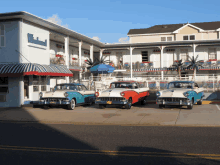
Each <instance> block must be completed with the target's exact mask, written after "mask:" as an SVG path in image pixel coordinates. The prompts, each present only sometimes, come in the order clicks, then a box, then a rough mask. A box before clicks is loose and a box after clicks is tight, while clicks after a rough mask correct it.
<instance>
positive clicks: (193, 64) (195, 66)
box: [187, 55, 202, 79]
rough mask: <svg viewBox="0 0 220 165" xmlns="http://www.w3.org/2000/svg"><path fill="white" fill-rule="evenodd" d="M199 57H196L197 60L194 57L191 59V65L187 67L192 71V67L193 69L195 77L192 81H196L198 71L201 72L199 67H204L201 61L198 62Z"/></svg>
mask: <svg viewBox="0 0 220 165" xmlns="http://www.w3.org/2000/svg"><path fill="white" fill-rule="evenodd" d="M198 57H199V55H197V56H196V58H194V56H193V57H192V58H191V57H190V56H189V58H190V61H189V62H190V64H189V65H188V66H187V69H190V68H191V67H192V68H193V77H192V79H194V78H195V77H196V71H198V72H199V66H202V64H201V63H200V61H197V59H198Z"/></svg>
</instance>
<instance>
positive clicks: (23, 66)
mask: <svg viewBox="0 0 220 165" xmlns="http://www.w3.org/2000/svg"><path fill="white" fill-rule="evenodd" d="M25 75H38V76H73V73H72V72H71V71H70V70H69V69H67V67H66V66H61V65H41V64H35V63H0V77H20V76H25Z"/></svg>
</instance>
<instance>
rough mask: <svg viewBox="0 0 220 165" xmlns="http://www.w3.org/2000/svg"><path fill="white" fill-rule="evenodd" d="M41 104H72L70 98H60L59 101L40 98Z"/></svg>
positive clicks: (39, 102)
mask: <svg viewBox="0 0 220 165" xmlns="http://www.w3.org/2000/svg"><path fill="white" fill-rule="evenodd" d="M37 104H39V105H67V104H70V101H69V100H59V101H47V100H40V101H38V102H37Z"/></svg>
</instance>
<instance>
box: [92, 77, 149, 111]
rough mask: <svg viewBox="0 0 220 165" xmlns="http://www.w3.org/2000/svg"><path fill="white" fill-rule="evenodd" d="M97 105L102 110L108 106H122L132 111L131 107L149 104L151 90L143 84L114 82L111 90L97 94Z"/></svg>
mask: <svg viewBox="0 0 220 165" xmlns="http://www.w3.org/2000/svg"><path fill="white" fill-rule="evenodd" d="M95 95H96V101H95V103H96V104H98V105H99V107H100V108H105V107H106V105H108V104H110V105H111V104H114V105H122V106H125V108H126V109H130V108H131V105H132V104H134V103H136V102H139V101H141V104H143V105H144V104H146V103H147V100H146V98H147V96H149V88H148V87H143V84H141V83H139V82H136V81H117V82H112V83H111V85H110V88H109V89H107V90H104V91H100V92H96V93H95Z"/></svg>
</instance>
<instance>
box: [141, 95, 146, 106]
mask: <svg viewBox="0 0 220 165" xmlns="http://www.w3.org/2000/svg"><path fill="white" fill-rule="evenodd" d="M146 104H147V97H144V99H143V100H142V101H141V105H146Z"/></svg>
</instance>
